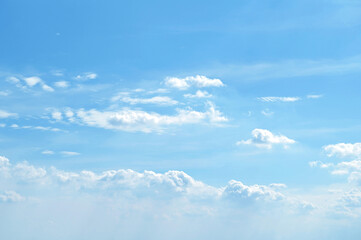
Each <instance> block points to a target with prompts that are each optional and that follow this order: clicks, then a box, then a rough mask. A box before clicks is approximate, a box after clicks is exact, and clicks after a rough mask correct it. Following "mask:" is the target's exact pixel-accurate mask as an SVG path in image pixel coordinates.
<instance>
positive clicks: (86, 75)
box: [74, 72, 98, 81]
mask: <svg viewBox="0 0 361 240" xmlns="http://www.w3.org/2000/svg"><path fill="white" fill-rule="evenodd" d="M97 77H98V75H97V74H96V73H93V72H86V73H83V74H79V75H77V76H75V77H74V79H75V80H80V81H85V80H92V79H96V78H97Z"/></svg>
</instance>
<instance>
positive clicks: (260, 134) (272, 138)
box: [237, 128, 296, 149]
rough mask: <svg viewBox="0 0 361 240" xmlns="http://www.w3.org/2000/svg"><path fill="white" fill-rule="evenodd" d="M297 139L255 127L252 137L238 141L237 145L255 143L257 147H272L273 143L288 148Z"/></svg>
mask: <svg viewBox="0 0 361 240" xmlns="http://www.w3.org/2000/svg"><path fill="white" fill-rule="evenodd" d="M295 142H296V141H295V140H293V139H290V138H288V137H286V136H284V135H281V134H280V135H275V134H273V133H272V132H270V131H269V130H266V129H257V128H256V129H254V130H253V131H252V138H251V139H248V140H242V141H239V142H237V145H241V144H246V145H254V146H256V147H261V148H268V149H271V148H272V146H273V145H282V146H283V147H284V148H287V147H288V145H289V144H294V143H295Z"/></svg>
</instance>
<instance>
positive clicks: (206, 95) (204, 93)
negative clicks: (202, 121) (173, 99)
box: [184, 90, 212, 98]
mask: <svg viewBox="0 0 361 240" xmlns="http://www.w3.org/2000/svg"><path fill="white" fill-rule="evenodd" d="M184 97H186V98H210V97H212V94H209V93H208V92H207V91H201V90H198V91H197V92H196V93H195V94H190V93H188V94H184Z"/></svg>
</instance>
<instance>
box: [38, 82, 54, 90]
mask: <svg viewBox="0 0 361 240" xmlns="http://www.w3.org/2000/svg"><path fill="white" fill-rule="evenodd" d="M41 87H42V89H43V90H44V91H47V92H54V88H52V87H50V86H48V85H46V84H43V85H42V86H41Z"/></svg>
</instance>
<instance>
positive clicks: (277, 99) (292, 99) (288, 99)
mask: <svg viewBox="0 0 361 240" xmlns="http://www.w3.org/2000/svg"><path fill="white" fill-rule="evenodd" d="M258 100H260V101H262V102H296V101H299V100H301V98H299V97H259V98H258Z"/></svg>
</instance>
